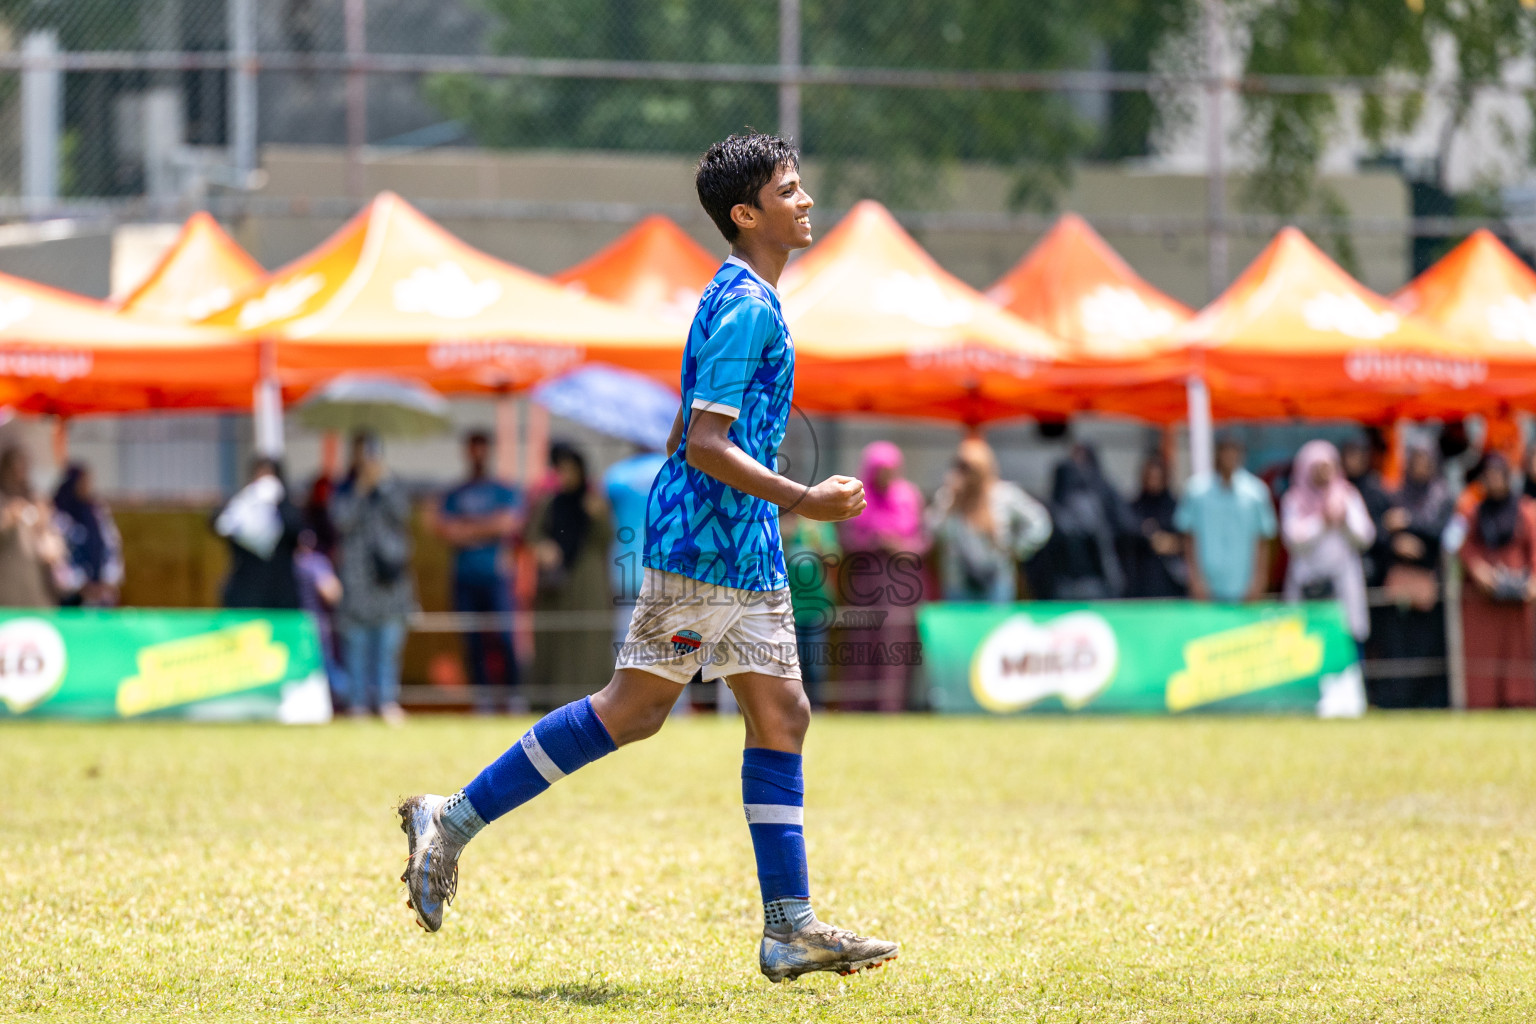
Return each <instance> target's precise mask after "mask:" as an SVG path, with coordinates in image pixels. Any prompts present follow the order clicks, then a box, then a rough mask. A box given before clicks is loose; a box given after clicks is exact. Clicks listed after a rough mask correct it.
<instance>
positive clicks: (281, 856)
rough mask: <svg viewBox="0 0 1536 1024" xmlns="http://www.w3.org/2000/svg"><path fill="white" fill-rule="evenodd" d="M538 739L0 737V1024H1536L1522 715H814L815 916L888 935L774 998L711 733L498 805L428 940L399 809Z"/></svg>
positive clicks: (693, 729) (726, 750)
mask: <svg viewBox="0 0 1536 1024" xmlns="http://www.w3.org/2000/svg"><path fill="white" fill-rule="evenodd" d="M525 724H526V723H524V722H508V721H485V720H446V719H438V720H423V719H417V720H414V721H412V722H411V723H410V725H409V726H408V727H407V728H405V729H403V730H399V731H390V730H387V729H385V728H383V727H380V726H375V725H371V724H360V725H354V724H339V725H336V726H332V727H328V728H320V729H303V728H296V729H295V728H290V729H284V728H280V727H210V726H201V727H198V726H190V725H154V724H143V725H120V726H100V727H90V726H67V725H41V724H39V725H19V726H18V725H11V726H8V727H4V728H0V781H3V785H4V787H5V799H4V800H3V801H0V808H3V811H4V813H3V814H0V851H3V853H4V856H3V857H0V893H3V896H4V900H5V906H4V907H3V909H0V922H3V923H0V1018H13V1017H16V1016H22V1017H29V1016H30V1017H33V1018H34V1019H67V1018H97V1017H102V1016H110V1017H114V1018H126V1019H148V1018H164V1017H172V1016H181V1017H184V1018H186V1019H194V1018H196V1019H204V1018H225V1019H266V1020H270V1019H288V1018H304V1017H321V1016H324V1017H336V1018H343V1019H353V1018H358V1019H361V1018H386V1019H401V1020H404V1019H410V1020H445V1021H446V1020H453V1021H461V1020H482V1019H483V1020H498V1021H545V1020H559V1021H565V1020H580V1021H587V1020H678V1021H736V1020H740V1021H773V1020H785V1021H814V1020H833V1021H843V1020H847V1021H884V1020H1010V1021H1063V1022H1066V1021H1115V1022H1124V1021H1138V1022H1139V1021H1169V1022H1173V1021H1179V1022H1183V1021H1329V1022H1338V1021H1470V1020H1477V1021H1484V1020H1486V1021H1530V1020H1533V1019H1536V926H1533V920H1536V888H1533V886H1536V727H1533V726H1536V719H1533V718H1531V717H1529V716H1518V715H1503V716H1497V717H1495V716H1478V717H1452V716H1445V715H1438V716H1403V717H1386V716H1383V717H1376V718H1371V719H1367V720H1365V721H1361V722H1353V723H1330V722H1314V721H1304V720H1222V719H1191V720H1158V721H1130V720H1097V721H1095V720H1062V719H1057V720H1032V721H1025V720H1011V721H1001V720H999V721H972V720H942V719H930V718H906V719H897V720H879V719H874V718H865V719H853V718H841V719H839V718H836V717H823V718H821V719H819V720H818V721H817V722H816V724H815V726H814V728H813V730H812V741H811V744H810V747H809V749H808V751H807V763H808V771H809V794H808V801H807V803H808V809H807V815H806V818H807V833H808V843H809V847H810V852H811V877H812V887H813V890H814V894H815V896H816V899H817V904H818V908H819V909H820V911H821V912H822V915H823V916H824V917H826V918H828V919H829V920H832V921H835V922H839V923H846V924H848V925H852V926H855V927H858V928H861V929H865V930H869V931H873V932H876V933H878V934H881V935H885V936H889V937H891V938H894V939H897V940H899V941H900V942H901V943H902V953H901V958H900V959H899V960H898V961H897V962H896V963H894V964H892V965H890V966H888V967H885V968H883V969H882V970H880V971H876V972H873V973H870V974H865V975H859V976H857V977H854V978H850V979H846V980H845V979H839V978H837V977H836V976H818V977H811V978H807V979H805V980H802V981H801V982H798V983H795V984H793V985H780V986H773V985H769V984H768V983H767V982H766V981H765V980H764V979H763V978H762V977H760V976H759V975H758V973H757V966H756V959H755V954H754V948H755V942H756V938H757V935H758V931H759V929H760V916H759V915H760V906H759V903H758V900H757V892H756V884H755V879H754V875H753V868H752V856H751V846H750V839H749V837H748V834H747V828H746V826H745V824H744V823H743V821H742V816H741V810H740V792H739V782H738V781H737V770H738V766H739V756H738V753H737V747H738V745H739V742H740V740H739V727H738V726H737V724H736V723H734V722H729V721H720V720H718V719H695V720H691V721H682V722H674V723H672V724H670V725H668V727H667V728H666V729H665V730H664V731H663V733H662V734H661V736H660V737H658V738H657V739H655V740H652V741H650V742H648V743H645V744H642V745H640V746H637V747H633V748H630V749H627V750H623V751H620V752H619V753H618V754H617V755H615V756H612V757H609V758H607V759H606V760H604V761H602V762H600V763H598V764H597V765H594V766H593V767H591V768H589V769H587V770H585V771H583V772H582V773H580V774H579V775H576V776H574V777H572V778H571V779H568V780H566V781H564V782H562V783H560V784H559V786H557V787H556V788H555V789H554V790H553V791H552V792H551V793H549V794H548V795H546V796H545V797H543V798H541V799H540V800H538V801H535V802H534V803H533V804H530V805H528V806H527V807H525V808H523V809H521V810H520V811H518V812H515V813H514V814H513V815H512V816H510V817H509V818H507V819H505V820H503V821H501V822H499V823H498V824H497V825H496V826H494V827H493V828H492V829H491V830H490V831H488V832H487V833H485V834H484V835H483V836H481V838H480V839H478V840H477V841H476V842H475V844H474V846H472V847H471V848H470V850H469V851H468V852H467V854H466V855H465V858H464V861H463V875H462V880H461V884H460V889H459V899H458V902H457V904H456V906H455V907H454V908H453V909H452V910H451V911H450V912H449V916H448V919H447V921H446V923H445V925H444V928H443V931H442V932H440V933H438V934H437V935H433V936H428V935H426V934H424V933H422V932H421V931H419V930H418V929H417V928H416V926H415V925H414V924H413V923H412V919H411V914H410V911H409V910H407V909H406V907H405V905H404V899H403V895H402V893H401V886H400V885H399V884H398V883H397V882H396V880H395V879H396V876H397V875H398V874H399V870H400V864H401V861H402V857H403V853H404V845H405V844H404V840H403V838H402V836H401V834H400V832H399V830H398V827H397V822H396V819H395V818H394V815H393V813H392V807H393V805H394V802H395V799H396V797H397V796H399V795H401V794H406V793H410V792H413V791H419V790H421V789H423V788H427V789H431V790H435V791H440V792H446V791H449V790H451V789H453V788H454V787H455V786H457V785H458V784H460V783H462V782H463V781H465V780H467V779H468V778H469V777H470V776H471V775H472V774H473V773H474V772H475V771H476V770H477V769H479V768H480V767H481V765H482V764H484V763H485V762H486V761H488V760H489V759H490V758H492V757H493V756H494V755H496V754H497V753H499V752H500V750H501V749H502V748H503V746H504V745H506V744H507V743H508V742H510V741H511V740H513V739H515V738H516V736H517V735H518V734H519V733H520V731H521V729H522V727H523V726H524V725H525Z"/></svg>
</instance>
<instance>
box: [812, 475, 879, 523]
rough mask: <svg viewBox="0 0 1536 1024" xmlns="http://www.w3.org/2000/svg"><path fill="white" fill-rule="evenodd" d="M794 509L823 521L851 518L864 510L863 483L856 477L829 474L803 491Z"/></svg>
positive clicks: (829, 521) (834, 521) (832, 521)
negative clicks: (803, 495)
mask: <svg viewBox="0 0 1536 1024" xmlns="http://www.w3.org/2000/svg"><path fill="white" fill-rule="evenodd" d="M795 511H796V512H798V513H800V514H801V515H803V516H805V518H807V519H819V520H821V521H822V522H824V523H836V522H839V521H841V520H844V519H852V518H853V517H854V516H856V515H858V514H859V513H860V512H863V511H864V484H863V482H862V481H860V480H859V479H857V478H856V477H851V476H829V477H827V478H826V479H825V480H823V481H822V482H821V483H819V484H816V485H815V486H813V487H811V488H810V489H809V490H807V491H806V492H805V497H803V498H801V499H800V501H799V503H798V504H797V505H796V506H795Z"/></svg>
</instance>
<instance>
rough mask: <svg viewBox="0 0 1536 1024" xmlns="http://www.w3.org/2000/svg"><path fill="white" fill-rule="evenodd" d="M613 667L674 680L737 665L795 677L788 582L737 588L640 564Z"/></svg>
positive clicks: (708, 675) (728, 672)
mask: <svg viewBox="0 0 1536 1024" xmlns="http://www.w3.org/2000/svg"><path fill="white" fill-rule="evenodd" d="M618 655H619V656H618V659H617V663H616V667H617V668H637V669H641V670H642V671H645V672H650V673H652V674H654V675H658V676H662V677H664V678H667V679H670V680H672V681H673V682H676V683H686V682H687V681H688V680H689V679H692V678H693V674H694V673H695V672H697V671H699V670H701V669H702V670H703V672H704V678H705V679H719V678H721V677H723V676H732V675H737V674H739V673H742V672H758V673H761V674H762V675H765V676H782V677H785V678H789V679H799V678H800V655H799V652H798V651H797V650H796V648H795V611H794V607H793V606H792V605H791V604H790V601H789V588H788V587H785V588H783V589H780V590H737V589H736V588H734V587H722V586H718V585H717V584H714V583H704V582H702V581H700V580H695V579H690V578H689V577H687V576H679V575H678V574H677V573H671V572H662V571H661V570H659V569H650V568H648V569H646V570H645V576H644V578H643V579H642V580H641V581H640V596H639V599H638V600H637V601H636V602H635V613H634V616H633V617H632V618H631V619H630V621H629V634H628V635H627V636H626V637H625V638H624V642H623V643H622V644H621V645H619V652H618Z"/></svg>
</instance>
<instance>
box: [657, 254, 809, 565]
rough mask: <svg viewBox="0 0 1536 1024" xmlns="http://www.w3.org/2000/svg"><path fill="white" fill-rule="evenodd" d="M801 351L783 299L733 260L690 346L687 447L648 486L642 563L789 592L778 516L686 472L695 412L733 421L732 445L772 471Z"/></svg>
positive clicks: (712, 287) (713, 286)
mask: <svg viewBox="0 0 1536 1024" xmlns="http://www.w3.org/2000/svg"><path fill="white" fill-rule="evenodd" d="M794 387H795V348H794V345H793V343H792V342H791V341H790V340H789V328H788V327H786V326H785V325H784V314H783V312H782V311H781V310H780V308H779V296H778V293H777V292H775V291H774V290H773V289H772V288H771V287H769V285H768V284H767V282H765V281H764V280H763V279H762V278H760V277H758V276H757V275H756V274H755V273H753V272H752V270H751V269H750V268H749V267H748V266H747V265H746V264H745V263H743V262H742V261H741V260H738V259H736V258H735V257H734V256H733V257H731V258H730V259H728V260H726V261H725V264H724V265H723V266H722V267H721V268H720V269H719V270H718V271H716V273H715V277H714V280H712V281H710V283H709V286H708V287H707V288H705V289H704V296H703V298H701V299H700V300H699V311H698V312H697V313H695V314H694V317H693V326H692V327H691V328H690V329H689V331H688V344H687V345H686V346H685V347H684V349H683V417H684V419H683V443H682V444H680V445H678V448H677V451H675V452H673V453H672V455H671V457H670V458H668V459H667V461H666V464H665V465H664V466H662V467H661V472H659V473H657V474H656V482H655V483H654V484H652V485H651V495H650V500H649V502H648V503H647V506H646V516H645V564H646V565H647V566H649V567H650V568H652V569H661V570H664V571H666V572H675V573H678V574H679V575H682V576H689V577H692V578H693V579H696V580H703V581H704V582H706V583H714V584H718V585H720V586H722V587H734V588H736V589H738V590H778V589H780V588H782V587H786V586H788V585H789V578H788V576H787V575H786V574H785V572H784V544H783V542H782V541H781V540H780V539H779V510H778V508H777V506H775V505H774V504H773V503H771V502H768V501H765V500H763V499H762V498H754V497H753V496H751V495H750V494H744V493H742V492H741V491H738V490H736V489H735V488H734V487H727V486H726V485H725V484H723V483H721V482H720V481H719V480H716V479H715V478H714V477H712V476H709V475H708V474H706V473H701V472H699V471H698V470H697V469H694V468H692V467H690V466H689V465H688V462H687V458H686V451H687V447H688V425H689V423H690V422H691V421H692V418H693V413H694V410H698V409H702V410H706V411H709V412H720V413H724V414H726V415H727V416H731V417H733V418H734V419H735V422H734V423H732V424H731V429H730V439H731V441H732V442H733V443H734V444H735V445H736V446H737V447H739V448H740V449H741V450H742V451H744V452H746V453H747V454H748V455H750V456H752V458H754V459H756V460H757V461H758V462H760V463H762V464H763V465H764V466H767V467H768V468H769V469H774V468H776V467H775V465H774V463H775V461H776V459H777V457H778V452H779V444H780V443H781V442H782V441H783V440H784V431H785V428H786V427H788V425H789V408H790V399H791V398H792V396H793V394H794Z"/></svg>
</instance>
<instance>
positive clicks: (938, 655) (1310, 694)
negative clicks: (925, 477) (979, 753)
mask: <svg viewBox="0 0 1536 1024" xmlns="http://www.w3.org/2000/svg"><path fill="white" fill-rule="evenodd" d="M918 628H919V630H920V631H921V635H922V640H923V663H924V665H925V666H926V668H927V672H928V678H929V682H930V685H931V691H930V698H931V701H932V704H933V707H934V708H935V709H936V710H939V711H947V712H957V713H971V714H975V713H978V712H990V713H992V714H998V715H1009V714H1016V713H1020V712H1041V711H1047V712H1049V711H1054V712H1100V713H1109V714H1182V713H1184V712H1190V711H1197V712H1204V711H1218V712H1308V713H1313V714H1320V715H1325V716H1352V715H1358V714H1362V713H1363V712H1364V710H1365V692H1364V687H1363V685H1362V678H1361V674H1360V666H1359V661H1358V655H1357V652H1356V649H1355V642H1354V639H1353V638H1352V637H1351V636H1350V634H1349V631H1348V629H1346V628H1345V625H1344V615H1343V612H1342V611H1341V610H1340V608H1339V606H1338V605H1337V604H1336V603H1333V602H1317V603H1307V604H1254V605H1210V604H1198V603H1195V602H1190V601H1124V602H1115V601H1104V602H1092V603H1083V604H1074V603H1065V602H1062V603H1056V602H1037V603H1029V604H1015V605H988V604H935V605H929V606H927V607H925V608H920V609H918Z"/></svg>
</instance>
